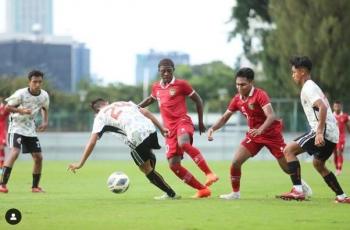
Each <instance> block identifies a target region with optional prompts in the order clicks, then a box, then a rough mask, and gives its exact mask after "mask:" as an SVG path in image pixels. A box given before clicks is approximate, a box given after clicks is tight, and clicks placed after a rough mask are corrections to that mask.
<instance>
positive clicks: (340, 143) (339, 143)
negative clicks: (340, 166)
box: [336, 140, 345, 152]
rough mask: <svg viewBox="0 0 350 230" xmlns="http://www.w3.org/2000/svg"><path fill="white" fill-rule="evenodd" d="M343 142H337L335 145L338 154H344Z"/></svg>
mask: <svg viewBox="0 0 350 230" xmlns="http://www.w3.org/2000/svg"><path fill="white" fill-rule="evenodd" d="M344 147H345V140H339V142H338V143H337V146H336V149H337V151H338V152H344Z"/></svg>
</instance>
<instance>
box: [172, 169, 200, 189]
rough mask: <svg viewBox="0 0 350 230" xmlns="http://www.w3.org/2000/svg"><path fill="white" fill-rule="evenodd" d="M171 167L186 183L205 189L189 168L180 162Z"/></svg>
mask: <svg viewBox="0 0 350 230" xmlns="http://www.w3.org/2000/svg"><path fill="white" fill-rule="evenodd" d="M170 169H171V170H172V171H173V172H174V173H175V175H176V176H177V177H178V178H180V179H181V180H183V181H184V182H185V183H186V184H188V185H189V186H191V187H192V188H195V189H198V190H199V189H204V188H205V186H204V185H202V184H201V183H200V182H199V181H198V180H197V179H196V178H195V177H194V176H193V175H192V174H191V173H190V172H189V171H188V170H187V169H185V168H184V167H182V166H181V165H180V164H179V163H177V164H172V165H170Z"/></svg>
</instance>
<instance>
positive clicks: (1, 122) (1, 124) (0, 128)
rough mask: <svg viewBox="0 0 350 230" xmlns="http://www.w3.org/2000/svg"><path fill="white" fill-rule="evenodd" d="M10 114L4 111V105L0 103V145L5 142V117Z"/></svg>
mask: <svg viewBox="0 0 350 230" xmlns="http://www.w3.org/2000/svg"><path fill="white" fill-rule="evenodd" d="M9 114H10V113H9V112H8V111H7V110H5V104H3V103H0V144H1V143H3V142H4V141H5V140H6V135H7V117H8V115H9Z"/></svg>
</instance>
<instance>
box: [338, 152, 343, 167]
mask: <svg viewBox="0 0 350 230" xmlns="http://www.w3.org/2000/svg"><path fill="white" fill-rule="evenodd" d="M343 162H344V157H343V154H340V155H339V156H338V170H342V168H343Z"/></svg>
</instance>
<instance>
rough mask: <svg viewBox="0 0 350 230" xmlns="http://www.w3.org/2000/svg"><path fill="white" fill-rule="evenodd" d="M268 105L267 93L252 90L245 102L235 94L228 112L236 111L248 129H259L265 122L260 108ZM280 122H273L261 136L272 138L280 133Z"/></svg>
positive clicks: (264, 116) (256, 89)
mask: <svg viewBox="0 0 350 230" xmlns="http://www.w3.org/2000/svg"><path fill="white" fill-rule="evenodd" d="M269 103H270V98H269V96H268V95H267V93H266V92H265V91H264V90H262V89H259V88H254V87H253V88H252V89H251V91H250V92H249V95H248V98H247V99H246V100H243V99H242V96H241V95H240V94H236V95H235V96H234V97H233V98H232V100H231V102H230V104H229V106H228V108H227V109H228V110H229V111H231V112H235V111H237V110H239V111H241V113H242V114H243V115H244V116H245V117H246V118H247V120H248V126H249V128H250V129H253V128H255V129H257V128H259V127H260V126H261V125H262V124H263V123H264V122H265V120H266V115H265V113H264V110H263V109H262V107H264V106H265V105H267V104H269ZM281 130H282V122H281V121H279V120H275V121H274V122H273V123H272V124H271V125H270V127H268V128H267V129H266V130H265V132H264V133H263V134H262V135H261V136H265V137H266V136H274V135H275V134H276V133H281Z"/></svg>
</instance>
